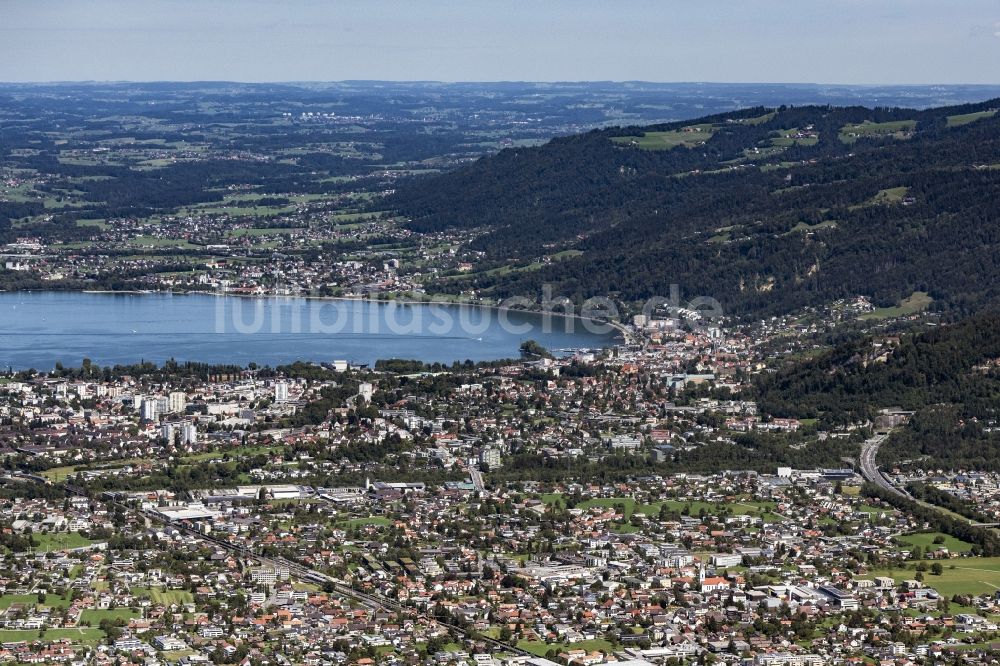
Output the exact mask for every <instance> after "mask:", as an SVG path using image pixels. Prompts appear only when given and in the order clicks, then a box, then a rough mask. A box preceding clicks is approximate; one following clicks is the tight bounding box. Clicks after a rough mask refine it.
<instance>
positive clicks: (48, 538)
mask: <svg viewBox="0 0 1000 666" xmlns="http://www.w3.org/2000/svg"><path fill="white" fill-rule="evenodd" d="M31 538H32V539H33V540H34V541H36V542H38V545H37V546H35V550H36V551H37V552H40V553H50V552H54V551H58V550H67V549H70V548H82V547H84V546H89V545H90V544H92V543H94V542H93V541H91V540H90V539H88V538H87V537H85V536H83V535H82V534H80V533H79V532H51V533H39V534H32V535H31Z"/></svg>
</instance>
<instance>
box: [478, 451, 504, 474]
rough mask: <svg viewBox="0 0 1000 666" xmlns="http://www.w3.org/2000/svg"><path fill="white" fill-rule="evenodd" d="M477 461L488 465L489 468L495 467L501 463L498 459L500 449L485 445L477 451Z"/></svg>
mask: <svg viewBox="0 0 1000 666" xmlns="http://www.w3.org/2000/svg"><path fill="white" fill-rule="evenodd" d="M479 462H481V463H485V464H486V465H489V468H490V469H497V468H499V467H500V466H501V465H502V464H503V463H502V462H501V460H500V450H499V449H497V448H495V447H492V446H487V447H485V448H484V449H482V450H481V451H480V452H479Z"/></svg>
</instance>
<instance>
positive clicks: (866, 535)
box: [0, 303, 1000, 666]
mask: <svg viewBox="0 0 1000 666" xmlns="http://www.w3.org/2000/svg"><path fill="white" fill-rule="evenodd" d="M847 306H848V304H844V305H842V306H838V307H847ZM850 307H851V308H854V309H855V310H857V311H864V310H865V309H866V308H867V307H869V306H866V305H865V304H863V303H860V304H859V303H854V304H850ZM787 323H789V322H786V324H787ZM629 330H630V331H631V337H632V338H633V340H634V341H633V343H632V344H629V345H622V346H618V347H615V348H612V349H608V350H604V351H593V352H577V353H575V354H573V355H571V356H566V357H561V358H559V357H549V356H548V355H540V356H536V355H529V356H527V357H526V358H524V359H522V360H514V361H508V362H500V363H484V364H479V365H473V366H464V365H458V366H454V367H447V366H443V367H434V368H431V367H423V366H422V364H419V363H409V362H402V361H388V362H384V363H379V364H376V366H375V367H374V368H365V367H352V366H351V365H350V364H349V363H348V362H346V361H340V362H333V363H328V364H301V363H300V364H294V365H291V366H285V367H278V368H255V369H248V368H244V369H233V368H231V367H219V368H214V367H212V366H207V365H201V364H178V363H172V364H167V365H164V366H156V365H153V364H145V365H137V366H131V367H116V368H101V367H97V366H94V365H92V364H90V363H89V362H85V363H84V364H83V365H82V366H81V367H79V368H62V367H59V368H56V369H55V370H53V371H51V372H47V373H31V372H16V373H10V374H8V375H7V376H6V377H4V378H3V379H2V380H0V419H2V421H0V423H2V426H0V442H2V446H3V451H2V452H3V461H4V462H3V466H4V470H5V472H4V484H3V486H2V487H0V492H2V497H3V501H2V503H0V526H2V535H0V539H2V545H3V547H4V561H5V564H6V566H5V573H4V575H3V576H2V577H0V593H2V596H0V608H2V614H0V625H2V628H0V643H2V652H0V656H2V658H3V659H4V660H6V661H11V662H15V663H40V662H45V663H56V662H61V663H71V664H75V663H79V664H84V663H86V664H90V663H109V664H110V663H136V662H137V661H140V662H142V663H146V664H159V663H162V664H175V663H176V664H197V663H244V664H285V663H308V664H339V663H357V664H394V663H435V664H468V663H475V664H478V665H482V666H487V665H494V664H529V665H531V666H546V665H547V664H551V663H560V664H586V665H588V666H597V665H600V664H609V663H617V664H631V665H635V666H639V665H642V664H679V663H717V664H741V665H743V664H747V665H749V664H753V665H757V664H761V665H764V664H767V665H772V664H773V665H778V664H783V665H784V664H827V663H844V664H849V663H862V662H870V661H872V660H874V661H876V662H880V663H893V664H905V663H926V662H927V661H928V660H930V661H934V662H936V661H938V660H943V659H952V658H959V659H964V660H972V661H975V660H976V659H977V656H978V655H987V654H989V653H990V651H991V650H992V649H993V645H994V641H995V640H997V639H998V638H1000V633H998V631H1000V630H998V627H997V618H998V617H1000V595H998V594H997V593H996V590H997V589H1000V587H997V586H996V585H994V583H993V582H989V581H995V583H997V584H1000V566H998V565H997V563H996V560H993V559H992V558H985V557H981V556H979V555H980V553H979V546H977V545H976V544H973V543H969V542H967V541H963V540H961V539H959V538H956V537H954V536H952V535H950V534H945V533H942V532H940V531H938V529H937V528H936V527H935V526H934V525H932V524H930V523H928V521H927V520H926V519H925V518H923V517H921V516H918V515H914V514H912V513H910V512H908V511H906V510H905V508H903V509H901V508H898V507H896V506H893V504H892V503H890V502H887V501H886V500H885V499H884V498H880V497H879V496H877V495H876V494H872V493H869V492H867V491H866V490H865V489H866V488H867V487H868V486H867V485H865V479H864V478H862V476H863V473H864V472H863V470H861V469H860V466H858V465H856V464H852V463H851V462H849V461H851V460H857V459H858V456H859V452H860V450H861V447H862V443H863V442H865V440H866V438H868V437H870V436H871V434H872V433H873V432H875V431H877V430H879V429H880V428H881V429H885V428H890V429H891V428H892V427H893V426H894V425H896V424H898V423H901V422H905V419H906V418H907V416H906V414H905V413H901V412H900V413H896V412H886V413H885V414H884V415H883V416H881V417H879V419H878V422H877V423H874V422H870V423H852V424H847V425H844V426H841V427H833V428H829V427H826V426H821V424H819V423H816V422H813V421H809V420H805V419H789V418H777V417H772V416H771V415H769V414H767V413H762V412H761V410H760V408H759V407H758V405H757V404H756V402H755V401H754V400H753V399H752V397H750V396H752V393H751V392H750V390H749V389H750V387H751V385H752V379H753V377H754V376H755V375H756V374H759V373H762V372H767V368H768V364H769V363H771V362H772V361H770V360H769V359H774V358H777V359H780V358H781V356H780V355H779V356H774V352H775V349H778V350H781V351H784V352H788V351H789V350H790V349H791V347H789V344H790V343H789V340H788V339H787V336H786V335H785V334H784V333H783V330H784V326H783V325H779V324H777V323H773V324H770V325H769V324H765V323H762V324H760V325H756V326H753V327H750V328H718V327H707V326H695V327H693V328H692V327H690V326H682V325H679V323H678V321H677V320H670V319H655V318H654V319H647V318H643V317H637V318H636V321H635V322H634V323H633V324H632V325H630V326H629ZM768 331H770V333H768ZM805 332H806V330H805V329H803V333H805ZM803 338H804V339H808V337H807V336H803ZM894 340H895V338H893V337H892V336H891V335H887V336H886V337H885V339H884V342H883V343H882V344H880V345H878V346H876V347H874V348H873V350H872V356H873V358H877V357H878V356H879V355H886V354H891V353H892V347H893V344H896V343H894V342H893V341H894ZM640 341H641V342H640ZM776 345H777V347H776ZM793 347H794V345H793ZM543 351H544V350H543ZM764 451H768V452H769V453H767V454H764ZM720 460H725V461H726V462H725V463H720ZM720 467H725V468H726V470H727V471H724V472H719V471H718V469H719V468H720ZM886 472H888V473H889V478H890V479H892V481H893V483H894V484H895V486H894V487H898V488H911V489H912V488H913V486H912V484H913V483H921V484H926V485H928V486H930V487H932V488H935V489H937V491H938V492H942V493H944V492H948V493H956V496H957V497H961V498H962V499H963V500H965V499H968V496H971V497H973V498H975V499H976V501H977V502H980V504H977V505H976V506H980V507H981V511H982V512H983V513H984V514H986V513H988V514H989V515H990V516H995V515H996V513H995V512H996V510H995V509H994V508H993V507H994V504H993V503H992V501H993V500H992V499H989V498H994V497H995V491H994V493H993V494H986V493H987V492H988V489H990V488H993V489H995V488H997V487H998V486H1000V484H998V483H997V482H996V480H995V478H994V477H992V476H990V475H984V474H968V473H967V474H965V475H964V476H961V475H959V476H955V475H951V476H942V475H940V474H939V473H938V472H937V471H936V470H930V469H928V470H925V471H923V472H917V471H914V470H902V469H894V470H886ZM901 492H902V491H901ZM984 581H986V582H984ZM984 658H985V657H984Z"/></svg>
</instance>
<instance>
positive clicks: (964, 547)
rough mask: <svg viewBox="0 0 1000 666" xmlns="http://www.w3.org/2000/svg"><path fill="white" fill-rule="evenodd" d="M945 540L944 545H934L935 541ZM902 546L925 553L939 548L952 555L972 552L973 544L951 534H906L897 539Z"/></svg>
mask: <svg viewBox="0 0 1000 666" xmlns="http://www.w3.org/2000/svg"><path fill="white" fill-rule="evenodd" d="M935 539H938V540H943V541H942V543H934V540H935ZM896 540H897V541H899V542H900V543H901V544H903V545H905V546H908V547H910V548H914V547H916V546H919V547H920V548H921V549H922V550H923V551H924V552H928V551H934V550H937V549H938V548H947V549H948V551H949V552H951V553H956V554H957V553H968V552H969V551H971V550H972V544H971V543H969V542H968V541H962V540H961V539H957V538H955V537H953V536H951V535H949V534H941V533H940V532H920V533H916V534H904V535H903V536H900V537H897V539H896Z"/></svg>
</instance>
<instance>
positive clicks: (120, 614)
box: [80, 608, 139, 627]
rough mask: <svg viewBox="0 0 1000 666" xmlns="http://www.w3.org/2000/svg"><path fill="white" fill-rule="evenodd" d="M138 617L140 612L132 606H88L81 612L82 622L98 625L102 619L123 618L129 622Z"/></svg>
mask: <svg viewBox="0 0 1000 666" xmlns="http://www.w3.org/2000/svg"><path fill="white" fill-rule="evenodd" d="M136 617H139V613H138V612H136V611H134V610H132V609H130V608H115V609H108V610H99V609H94V608H88V609H87V610H85V611H83V612H81V613H80V624H85V625H89V626H92V627H96V626H98V625H99V624H100V623H101V620H110V621H112V622H114V621H116V620H122V621H124V622H128V621H129V620H131V619H132V618H136Z"/></svg>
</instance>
